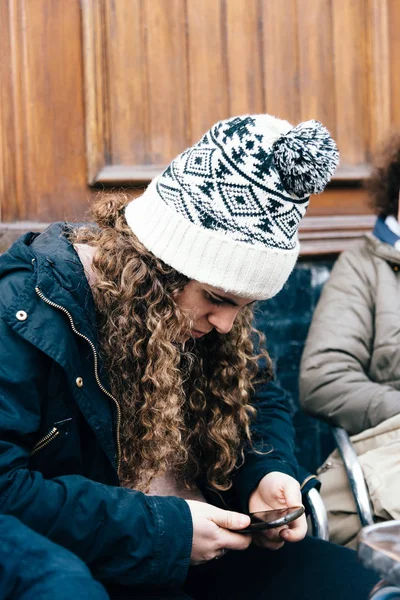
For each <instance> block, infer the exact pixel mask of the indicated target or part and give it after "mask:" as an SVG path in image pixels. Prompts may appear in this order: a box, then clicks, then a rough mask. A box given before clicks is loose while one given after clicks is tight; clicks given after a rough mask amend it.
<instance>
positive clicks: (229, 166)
mask: <svg viewBox="0 0 400 600" xmlns="http://www.w3.org/2000/svg"><path fill="white" fill-rule="evenodd" d="M338 160H339V155H338V151H337V148H336V144H335V142H334V141H333V140H332V138H331V137H330V135H329V132H328V131H327V129H325V127H323V125H321V124H320V123H318V121H307V122H305V123H300V125H298V126H297V127H293V126H292V125H290V123H288V122H287V121H282V120H281V119H277V118H275V117H273V116H271V115H266V114H262V115H245V116H241V117H235V118H232V119H228V120H226V121H220V122H219V123H216V124H215V125H214V126H213V127H211V129H210V130H209V131H208V132H207V133H206V134H205V135H204V136H203V137H202V139H201V140H200V141H199V142H198V143H197V144H195V145H194V146H192V147H191V148H188V149H187V150H185V151H184V152H183V153H182V154H180V155H179V156H177V157H176V158H175V159H174V160H173V161H172V162H171V164H170V165H169V167H168V168H167V169H166V170H165V171H164V172H163V173H162V174H161V175H159V176H158V177H156V178H155V179H154V180H153V181H152V182H151V184H150V185H149V186H148V188H147V189H146V191H145V192H144V194H143V195H142V196H141V197H139V198H137V199H135V200H132V201H131V202H130V203H129V204H128V206H127V208H126V211H125V216H126V220H127V223H128V225H129V226H130V228H131V229H132V231H133V233H134V234H135V235H136V236H137V237H138V239H139V240H140V241H141V242H142V243H143V244H144V246H145V247H146V248H147V249H148V250H150V251H151V252H152V253H153V254H154V255H155V256H157V257H158V258H160V259H161V260H163V261H164V262H165V263H166V264H168V265H170V266H171V267H173V268H175V269H176V270H177V271H179V272H180V273H183V274H184V275H186V276H187V277H189V278H190V279H195V280H197V281H200V282H202V283H206V284H208V285H211V286H215V287H217V288H220V289H222V290H224V291H225V292H230V293H233V294H236V295H238V296H243V297H245V298H251V299H267V298H271V297H272V296H274V295H275V294H277V293H278V292H279V290H280V289H281V288H282V286H283V284H284V283H285V281H286V280H287V278H288V277H289V275H290V272H291V271H292V269H293V267H294V265H295V263H296V260H297V256H298V253H299V242H298V236H297V230H298V227H299V223H300V220H301V218H302V217H303V216H304V213H305V212H306V209H307V205H308V201H309V196H310V194H316V193H319V192H322V191H323V189H324V188H325V186H326V184H327V183H328V181H329V179H330V178H331V176H332V174H333V173H334V171H335V168H336V166H337V164H338Z"/></svg>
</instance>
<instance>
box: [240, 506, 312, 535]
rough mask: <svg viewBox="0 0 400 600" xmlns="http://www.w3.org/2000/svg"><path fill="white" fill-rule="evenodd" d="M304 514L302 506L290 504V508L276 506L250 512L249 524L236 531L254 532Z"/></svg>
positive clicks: (282, 523) (276, 525) (278, 525)
mask: <svg viewBox="0 0 400 600" xmlns="http://www.w3.org/2000/svg"><path fill="white" fill-rule="evenodd" d="M302 514H304V506H292V507H290V508H278V509H276V510H263V511H259V512H254V513H250V514H249V517H250V525H249V526H248V527H246V528H245V529H240V530H239V529H237V530H235V532H236V533H254V532H255V531H262V530H263V529H273V528H274V527H282V526H283V525H287V524H288V523H291V522H292V521H295V520H296V519H298V518H299V517H301V515H302Z"/></svg>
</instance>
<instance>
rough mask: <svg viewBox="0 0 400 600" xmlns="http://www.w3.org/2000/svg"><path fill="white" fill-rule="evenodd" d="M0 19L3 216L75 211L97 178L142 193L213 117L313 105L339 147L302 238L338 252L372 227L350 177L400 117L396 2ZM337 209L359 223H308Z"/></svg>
mask: <svg viewBox="0 0 400 600" xmlns="http://www.w3.org/2000/svg"><path fill="white" fill-rule="evenodd" d="M0 22H1V24H2V36H0V77H1V82H2V86H1V87H0V220H1V221H2V222H3V223H4V224H6V223H8V222H12V221H16V222H21V223H26V222H27V221H36V222H47V221H52V220H55V219H64V218H65V219H74V218H77V219H81V218H82V217H83V215H84V214H85V213H86V211H87V208H88V203H89V200H90V199H91V198H92V196H93V194H94V193H96V191H93V190H92V186H98V187H103V186H107V187H111V186H116V187H118V186H119V185H122V186H127V187H130V188H131V189H132V193H133V194H137V193H139V190H140V189H142V188H141V186H142V185H143V184H145V183H146V182H148V181H149V180H150V179H151V178H152V177H153V176H155V175H156V174H157V173H159V172H160V171H161V170H162V169H163V168H164V166H165V165H166V164H167V163H168V162H169V161H170V160H171V158H172V157H173V156H174V155H176V154H177V153H179V152H181V151H182V150H183V149H184V148H185V147H186V146H187V145H189V144H191V143H193V142H195V141H196V140H198V139H199V138H200V136H201V135H202V133H203V132H204V131H205V130H206V129H207V128H208V127H209V126H210V125H211V124H212V123H213V122H215V121H216V120H218V119H221V118H226V117H228V116H231V115H233V114H240V113H242V114H243V113H247V112H249V113H252V112H262V111H267V112H271V113H273V114H276V115H278V116H280V117H282V118H286V119H288V120H289V121H291V122H294V123H295V122H299V121H300V120H303V119H308V118H311V117H316V118H318V119H320V120H321V121H323V122H324V123H325V124H326V125H327V126H328V127H329V128H330V130H331V131H332V133H333V135H334V136H335V137H336V138H337V141H338V144H339V148H340V150H341V165H340V167H339V169H338V171H337V173H336V174H335V178H334V183H333V185H332V186H331V187H330V188H328V190H327V191H326V192H325V193H324V194H322V195H321V196H318V197H315V198H312V200H311V204H310V209H309V213H308V214H309V215H310V218H312V219H314V218H318V219H317V220H316V221H315V220H314V221H310V222H308V225H307V227H306V229H303V228H302V234H301V235H302V236H303V239H306V238H304V236H308V237H307V239H308V240H309V242H310V243H311V244H312V245H313V248H314V249H315V248H316V247H317V246H316V243H317V238H318V239H321V240H325V241H324V242H323V245H324V248H325V249H323V250H321V251H322V252H325V251H326V245H328V247H331V248H332V249H335V251H336V250H337V249H338V248H339V247H340V244H342V243H347V241H346V240H349V239H353V238H352V236H353V233H354V236H355V237H356V236H357V235H359V234H360V232H361V231H364V230H365V228H363V227H364V225H365V223H369V221H368V218H369V217H367V216H366V215H368V207H367V202H366V196H365V193H364V192H363V190H362V188H361V187H360V183H361V182H362V180H363V179H365V177H367V176H368V173H369V169H370V167H369V162H370V158H371V155H372V153H373V152H374V149H375V147H376V145H377V144H378V143H379V141H380V140H381V139H382V137H383V136H384V135H385V134H386V132H387V131H390V130H391V129H393V127H395V126H397V127H399V126H400V108H399V107H400V104H399V102H398V96H399V93H400V78H399V76H398V72H399V68H398V66H399V60H400V59H399V57H400V41H399V40H400V36H399V35H398V31H400V2H398V0H202V1H201V2H198V1H196V0H68V1H65V2H56V1H54V2H49V0H3V1H2V2H0ZM337 217H343V218H344V219H349V218H352V217H355V218H357V219H361V220H362V219H364V218H367V221H362V222H363V223H364V225H363V226H362V227H361V228H357V227H353V226H351V227H348V226H347V225H346V223H347V224H348V223H350V221H348V220H347V221H343V222H341V223H342V225H340V226H336V225H335V226H333V221H330V223H331V225H329V227H325V226H324V225H323V223H324V222H323V221H321V220H320V219H319V218H321V219H335V218H337ZM21 227H22V226H21ZM24 227H25V225H24ZM341 227H342V229H341ZM343 232H344V234H343V235H342V233H343ZM349 232H350V233H349ZM351 232H353V233H351ZM307 243H308V242H307ZM329 245H330V246H329Z"/></svg>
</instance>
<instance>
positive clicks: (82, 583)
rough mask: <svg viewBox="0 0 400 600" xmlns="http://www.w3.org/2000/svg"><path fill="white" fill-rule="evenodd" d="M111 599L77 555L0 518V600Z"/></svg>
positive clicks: (7, 519)
mask: <svg viewBox="0 0 400 600" xmlns="http://www.w3.org/2000/svg"><path fill="white" fill-rule="evenodd" d="M73 598H76V599H77V600H82V599H85V600H108V598H109V596H108V594H107V592H106V591H105V589H104V588H103V586H102V585H100V583H98V582H97V581H95V580H94V579H93V578H92V576H91V574H90V571H89V569H88V568H87V566H86V565H85V564H83V562H82V561H81V560H79V558H78V557H77V556H75V555H74V554H72V552H68V550H66V549H65V548H62V547H61V546H58V545H57V544H53V542H50V541H49V540H47V539H46V538H45V537H43V536H42V535H39V534H38V533H35V532H34V531H32V529H29V528H28V527H26V525H23V524H22V523H21V522H20V521H18V520H17V519H16V518H15V517H10V516H5V515H1V516H0V600H71V599H73Z"/></svg>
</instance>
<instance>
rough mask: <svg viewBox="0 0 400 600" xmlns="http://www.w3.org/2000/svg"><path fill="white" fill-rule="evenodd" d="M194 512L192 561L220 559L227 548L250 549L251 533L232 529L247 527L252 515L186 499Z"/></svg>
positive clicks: (195, 562) (196, 562)
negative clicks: (245, 533)
mask: <svg viewBox="0 0 400 600" xmlns="http://www.w3.org/2000/svg"><path fill="white" fill-rule="evenodd" d="M186 502H187V503H188V505H189V508H190V512H191V513H192V521H193V542H192V554H191V559H190V564H192V565H200V564H202V563H204V562H207V561H209V560H212V559H213V558H219V557H220V556H223V554H225V551H226V550H246V548H247V547H248V546H249V545H250V543H251V536H250V535H243V534H240V533H234V532H233V531H229V530H230V529H244V528H245V527H247V526H248V525H249V523H250V517H248V516H247V515H243V514H241V513H237V512H232V511H230V510H222V509H221V508H217V507H216V506H212V505H211V504H206V503H205V502H197V501H196V500H186Z"/></svg>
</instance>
